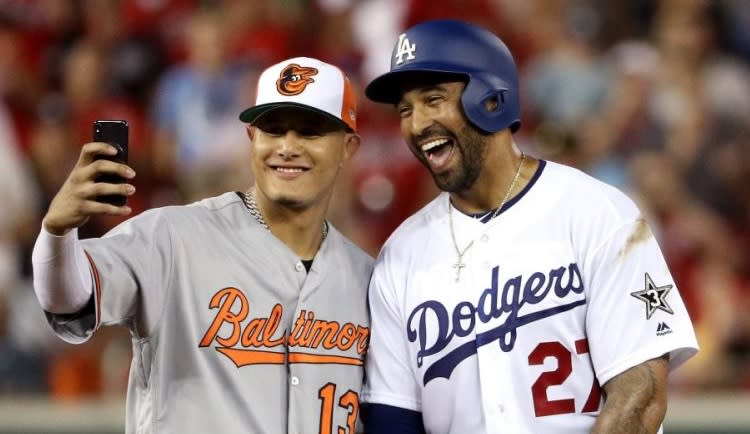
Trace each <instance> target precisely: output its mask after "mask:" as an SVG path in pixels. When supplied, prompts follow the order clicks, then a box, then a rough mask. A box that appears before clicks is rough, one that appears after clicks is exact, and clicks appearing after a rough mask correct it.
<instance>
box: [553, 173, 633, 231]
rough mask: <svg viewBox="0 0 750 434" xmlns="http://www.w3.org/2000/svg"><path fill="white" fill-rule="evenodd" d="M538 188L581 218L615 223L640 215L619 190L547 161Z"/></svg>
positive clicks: (627, 197) (584, 174)
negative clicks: (556, 198) (555, 198)
mask: <svg viewBox="0 0 750 434" xmlns="http://www.w3.org/2000/svg"><path fill="white" fill-rule="evenodd" d="M545 163H546V166H545V168H544V175H543V176H542V179H541V180H542V181H543V182H541V183H540V184H541V188H542V189H544V190H545V193H546V194H548V195H550V197H558V198H559V199H558V200H557V202H558V205H559V206H561V207H562V208H564V209H565V208H567V209H569V210H571V211H572V212H573V213H575V215H577V216H579V217H580V218H582V219H584V220H591V219H595V220H596V219H605V220H606V221H611V222H613V223H615V224H617V223H624V222H627V221H632V220H634V219H636V218H638V217H639V216H640V210H639V209H638V206H637V205H636V204H635V202H634V201H633V200H632V199H631V198H630V197H629V196H628V195H627V194H625V192H623V191H622V190H620V189H618V188H617V187H614V186H612V185H610V184H607V183H605V182H602V181H600V180H598V179H596V178H594V177H593V176H591V175H588V174H586V173H584V172H583V171H581V170H579V169H576V168H573V167H570V166H566V165H563V164H559V163H554V162H550V161H547V162H545Z"/></svg>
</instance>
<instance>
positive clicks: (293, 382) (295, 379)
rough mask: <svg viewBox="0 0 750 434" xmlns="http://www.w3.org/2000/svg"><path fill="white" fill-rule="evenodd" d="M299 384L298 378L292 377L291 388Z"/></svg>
mask: <svg viewBox="0 0 750 434" xmlns="http://www.w3.org/2000/svg"><path fill="white" fill-rule="evenodd" d="M298 384H299V378H297V377H294V376H292V386H296V385H298Z"/></svg>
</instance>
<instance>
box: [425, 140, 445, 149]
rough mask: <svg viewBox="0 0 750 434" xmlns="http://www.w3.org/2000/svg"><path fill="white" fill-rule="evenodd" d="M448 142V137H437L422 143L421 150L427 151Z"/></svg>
mask: <svg viewBox="0 0 750 434" xmlns="http://www.w3.org/2000/svg"><path fill="white" fill-rule="evenodd" d="M446 143H448V139H437V140H431V141H429V142H427V143H425V144H424V145H422V151H424V152H427V151H429V150H431V149H434V148H437V147H438V146H441V145H444V144H446Z"/></svg>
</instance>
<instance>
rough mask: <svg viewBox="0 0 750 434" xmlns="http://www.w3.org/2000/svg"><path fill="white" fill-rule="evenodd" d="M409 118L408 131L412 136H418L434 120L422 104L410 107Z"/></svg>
mask: <svg viewBox="0 0 750 434" xmlns="http://www.w3.org/2000/svg"><path fill="white" fill-rule="evenodd" d="M410 119H411V122H410V124H411V125H410V128H411V131H410V132H411V134H412V135H414V136H419V135H420V134H422V133H423V132H424V131H425V130H426V129H427V128H429V127H430V126H431V125H432V124H433V122H434V121H433V119H432V117H431V116H430V115H429V111H428V109H427V107H425V106H423V105H417V106H415V107H414V108H413V109H412V113H411V116H410Z"/></svg>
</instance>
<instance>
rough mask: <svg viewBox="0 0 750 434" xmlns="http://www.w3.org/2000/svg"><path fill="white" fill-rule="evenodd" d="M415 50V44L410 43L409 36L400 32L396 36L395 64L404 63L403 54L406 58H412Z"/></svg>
mask: <svg viewBox="0 0 750 434" xmlns="http://www.w3.org/2000/svg"><path fill="white" fill-rule="evenodd" d="M416 51H417V44H412V43H411V42H410V41H409V38H407V37H406V33H402V34H401V36H399V37H398V51H396V65H400V64H402V63H404V55H406V60H414V59H415V57H414V53H415V52H416Z"/></svg>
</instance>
